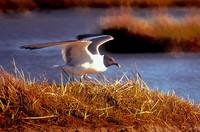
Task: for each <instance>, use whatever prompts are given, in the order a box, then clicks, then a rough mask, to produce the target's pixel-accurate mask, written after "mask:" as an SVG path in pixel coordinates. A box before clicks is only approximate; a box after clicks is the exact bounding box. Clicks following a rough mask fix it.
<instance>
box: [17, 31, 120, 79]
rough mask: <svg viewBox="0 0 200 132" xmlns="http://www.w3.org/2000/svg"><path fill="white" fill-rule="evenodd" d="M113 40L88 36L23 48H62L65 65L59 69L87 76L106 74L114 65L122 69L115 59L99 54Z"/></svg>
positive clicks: (106, 37) (107, 36) (108, 37)
mask: <svg viewBox="0 0 200 132" xmlns="http://www.w3.org/2000/svg"><path fill="white" fill-rule="evenodd" d="M113 39H114V38H113V37H112V36H110V35H98V36H92V37H87V35H86V37H83V38H81V39H79V40H72V41H61V42H49V43H43V44H31V45H25V46H21V48H24V49H31V50H32V49H40V48H46V47H50V46H61V47H62V50H61V53H62V57H63V60H64V62H65V64H64V65H61V66H57V67H59V68H61V69H62V70H63V71H64V72H65V73H68V74H71V75H72V76H85V75H87V74H94V73H101V72H104V71H106V70H107V67H109V66H112V65H116V66H118V67H120V65H119V64H118V63H117V61H116V60H115V59H114V58H113V57H111V56H108V55H101V54H100V52H99V47H100V46H101V45H102V44H104V43H106V42H107V41H110V40H113Z"/></svg>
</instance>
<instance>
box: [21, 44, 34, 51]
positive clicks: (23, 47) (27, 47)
mask: <svg viewBox="0 0 200 132" xmlns="http://www.w3.org/2000/svg"><path fill="white" fill-rule="evenodd" d="M19 48H20V49H29V50H33V49H36V48H34V47H30V46H26V45H23V46H20V47H19Z"/></svg>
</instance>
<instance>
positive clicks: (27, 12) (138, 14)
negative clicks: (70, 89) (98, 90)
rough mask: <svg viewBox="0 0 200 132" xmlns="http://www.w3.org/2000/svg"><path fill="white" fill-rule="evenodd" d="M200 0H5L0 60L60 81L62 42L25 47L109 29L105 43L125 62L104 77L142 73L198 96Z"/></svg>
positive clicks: (162, 86)
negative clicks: (43, 46) (31, 49)
mask: <svg viewBox="0 0 200 132" xmlns="http://www.w3.org/2000/svg"><path fill="white" fill-rule="evenodd" d="M199 7H200V0H165V1H163V0H0V65H1V66H3V68H4V69H5V70H7V71H9V72H11V73H14V66H13V60H14V61H15V63H16V64H17V67H18V68H20V69H22V70H23V71H24V72H25V73H27V74H30V76H31V77H32V78H35V79H36V80H38V81H40V80H41V79H42V78H44V77H45V78H47V79H48V80H49V81H53V80H56V81H59V79H60V73H59V72H57V71H55V70H54V69H52V66H53V65H56V64H62V63H63V61H62V57H61V55H60V49H59V48H57V47H52V48H47V49H40V50H33V51H29V50H23V49H20V48H19V47H20V46H22V45H27V44H33V43H45V42H51V41H62V40H63V41H64V40H72V39H76V36H77V35H79V34H93V33H94V34H97V33H101V34H110V35H112V36H114V38H115V40H113V41H110V42H108V43H107V44H106V45H105V46H104V47H101V49H102V52H104V53H105V54H112V56H114V57H115V58H116V59H117V60H118V61H119V63H120V64H121V65H122V68H121V69H117V68H115V67H111V68H110V69H109V70H108V71H106V72H105V73H104V75H105V76H107V78H109V79H111V80H114V79H119V78H120V77H121V76H122V75H123V74H126V75H127V76H129V77H130V78H132V77H133V75H134V73H136V72H139V73H140V74H141V76H142V78H143V79H144V81H145V82H146V83H147V84H148V85H149V86H150V87H151V88H152V89H159V90H160V91H163V92H168V91H171V92H172V91H175V93H176V94H177V95H179V96H181V97H183V98H186V99H190V100H192V101H194V102H198V103H199V102H200V96H199V93H200V54H199V52H200V37H199V36H200V22H199V21H200V8H199Z"/></svg>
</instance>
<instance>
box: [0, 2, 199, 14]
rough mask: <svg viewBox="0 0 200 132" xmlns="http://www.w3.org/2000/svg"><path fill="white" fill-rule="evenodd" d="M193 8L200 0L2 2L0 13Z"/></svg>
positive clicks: (197, 5) (0, 3)
mask: <svg viewBox="0 0 200 132" xmlns="http://www.w3.org/2000/svg"><path fill="white" fill-rule="evenodd" d="M113 6H131V7H163V6H164V7H169V6H177V7H191V6H193V7H194V6H196V7H199V6H200V0H0V11H2V12H9V11H27V10H33V9H37V8H39V9H45V8H49V9H55V8H68V7H113Z"/></svg>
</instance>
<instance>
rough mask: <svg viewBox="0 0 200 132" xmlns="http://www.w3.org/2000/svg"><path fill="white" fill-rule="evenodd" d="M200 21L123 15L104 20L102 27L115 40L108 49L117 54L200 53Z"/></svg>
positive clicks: (158, 16) (167, 16)
mask: <svg viewBox="0 0 200 132" xmlns="http://www.w3.org/2000/svg"><path fill="white" fill-rule="evenodd" d="M199 21H200V16H199V15H189V16H188V17H185V18H182V19H175V18H173V17H170V16H169V15H166V14H160V15H156V16H153V17H152V18H149V19H145V18H142V17H136V16H134V15H131V14H126V13H122V14H121V15H119V14H117V15H113V16H107V17H104V18H102V21H101V24H102V30H103V33H105V34H111V35H113V36H114V37H115V40H114V41H112V42H111V43H112V44H109V45H107V46H109V47H107V48H108V49H111V50H115V49H116V50H115V51H116V52H120V51H122V50H121V49H124V52H126V49H127V50H128V52H169V51H170V52H171V51H179V52H182V51H184V52H199V51H200V38H199V36H200V23H199ZM123 43H124V44H123ZM121 44H123V45H121ZM122 52H123V51H122Z"/></svg>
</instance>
